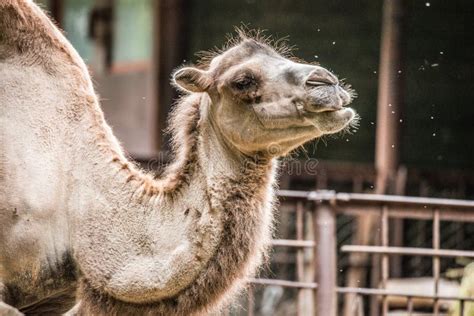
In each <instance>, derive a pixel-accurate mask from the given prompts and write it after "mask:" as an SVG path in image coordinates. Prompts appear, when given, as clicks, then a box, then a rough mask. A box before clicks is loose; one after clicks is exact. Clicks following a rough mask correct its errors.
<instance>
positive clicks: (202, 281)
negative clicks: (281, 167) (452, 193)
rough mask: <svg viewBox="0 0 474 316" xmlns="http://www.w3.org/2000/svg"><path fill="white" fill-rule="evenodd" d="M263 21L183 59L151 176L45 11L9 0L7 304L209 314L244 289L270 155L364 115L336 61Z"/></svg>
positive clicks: (265, 227)
mask: <svg viewBox="0 0 474 316" xmlns="http://www.w3.org/2000/svg"><path fill="white" fill-rule="evenodd" d="M257 33H258V32H254V33H252V32H245V31H239V32H238V34H237V36H236V37H235V39H234V40H233V41H231V42H230V44H229V45H228V46H227V47H226V48H224V49H223V50H222V51H218V52H216V53H215V54H209V55H207V56H204V57H203V58H202V60H201V62H200V63H198V64H197V65H194V66H193V65H186V66H183V67H181V68H179V69H178V70H177V71H176V72H174V74H173V80H172V81H173V84H174V85H175V86H176V87H177V88H178V89H179V90H180V91H181V92H182V96H181V97H180V99H179V100H178V101H177V104H176V106H175V108H174V110H173V113H172V114H171V119H170V133H171V134H172V139H173V151H174V156H175V159H174V161H173V162H172V163H171V164H170V165H169V166H168V167H167V168H166V170H165V171H164V173H163V174H161V175H160V176H155V175H153V174H151V173H147V172H145V171H143V170H140V169H139V168H138V167H137V166H136V165H135V164H134V163H133V162H131V161H130V160H129V159H127V157H126V155H125V154H124V151H123V149H122V148H121V146H120V144H119V142H118V141H117V139H116V138H115V137H114V135H113V133H112V131H111V128H110V127H109V126H108V125H107V123H106V122H105V120H104V116H103V113H102V111H101V108H100V104H99V98H98V97H97V95H96V93H95V92H94V88H93V84H92V81H91V78H90V75H89V72H88V70H87V68H86V66H85V64H84V62H83V61H82V59H81V58H80V57H79V55H78V54H77V52H76V51H75V50H74V48H73V47H72V46H71V45H70V43H69V42H68V41H67V40H66V39H65V37H64V36H63V34H62V33H61V32H60V31H59V30H58V28H57V27H56V26H55V25H54V24H53V23H52V22H51V21H50V20H49V18H48V17H47V15H46V14H45V13H43V12H42V10H41V9H40V8H38V7H37V6H36V5H35V4H34V3H33V2H32V1H31V0H0V78H1V80H0V225H1V230H0V315H21V314H22V313H27V314H28V313H31V314H59V313H66V312H67V315H203V314H209V313H213V312H215V311H218V310H219V308H221V307H222V306H224V305H225V304H229V302H230V300H231V299H232V297H235V295H236V294H237V293H239V291H240V290H241V289H243V288H244V286H245V281H246V278H247V277H249V276H252V275H254V274H255V273H256V271H257V269H258V267H259V266H260V265H261V263H262V262H263V261H264V260H265V258H266V253H267V249H268V245H269V243H270V239H271V233H272V213H273V209H274V205H275V185H276V184H275V183H276V176H277V168H278V167H277V165H278V160H277V158H278V157H279V156H282V155H286V154H288V153H289V152H291V151H292V150H294V149H295V148H297V147H299V146H301V145H302V144H304V143H306V142H308V141H310V140H312V139H315V138H318V137H321V136H322V135H327V134H333V133H336V132H339V131H341V130H344V129H346V128H348V127H349V126H350V125H351V124H352V123H353V122H354V121H355V118H356V114H355V111H354V110H352V109H351V108H348V107H346V105H347V104H349V103H350V102H351V100H352V93H351V91H350V89H348V88H347V87H346V86H345V85H344V84H342V83H340V82H339V80H338V79H337V77H336V76H335V75H334V74H332V73H331V72H329V71H328V70H326V69H325V68H323V67H320V66H317V65H312V64H307V63H303V62H300V61H297V60H294V59H293V58H291V56H289V55H288V51H287V50H286V49H285V48H284V47H283V46H279V45H274V44H275V43H274V42H271V41H269V40H268V39H266V38H265V37H264V36H259V35H258V34H257ZM351 122H352V123H351Z"/></svg>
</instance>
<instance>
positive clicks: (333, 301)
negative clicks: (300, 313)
mask: <svg viewBox="0 0 474 316" xmlns="http://www.w3.org/2000/svg"><path fill="white" fill-rule="evenodd" d="M335 216H336V215H335V212H334V211H333V209H332V208H331V206H330V205H329V204H327V203H322V204H318V205H316V210H315V216H314V228H315V230H316V234H315V236H316V238H317V247H315V258H316V260H317V265H316V266H317V267H318V273H317V283H318V291H317V293H316V301H317V306H316V311H317V312H316V314H317V315H318V316H336V315H337V294H336V291H335V289H336V268H337V261H336V218H335Z"/></svg>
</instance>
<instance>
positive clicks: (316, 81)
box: [306, 68, 339, 87]
mask: <svg viewBox="0 0 474 316" xmlns="http://www.w3.org/2000/svg"><path fill="white" fill-rule="evenodd" d="M338 83H339V80H337V77H336V76H335V75H333V74H332V73H331V72H330V71H329V70H327V69H324V68H318V69H315V70H313V72H311V74H310V75H309V76H308V79H306V84H307V85H308V86H315V87H317V86H323V85H336V84H338Z"/></svg>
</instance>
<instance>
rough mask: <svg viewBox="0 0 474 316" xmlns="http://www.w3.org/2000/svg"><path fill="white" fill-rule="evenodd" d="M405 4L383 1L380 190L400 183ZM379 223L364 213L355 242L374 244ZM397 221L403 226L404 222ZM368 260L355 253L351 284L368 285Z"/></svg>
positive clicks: (378, 145)
mask: <svg viewBox="0 0 474 316" xmlns="http://www.w3.org/2000/svg"><path fill="white" fill-rule="evenodd" d="M404 7H405V5H404V0H384V4H383V18H382V37H381V48H380V67H379V91H378V104H377V126H376V127H377V129H376V148H375V169H376V181H375V193H377V194H383V193H395V192H394V191H395V189H396V186H397V185H396V175H397V170H398V166H399V154H400V126H401V124H402V122H403V119H402V118H401V113H402V111H403V89H404V80H403V79H404V75H405V72H404V67H403V58H402V57H403V56H402V55H403V54H402V53H403V18H404ZM400 120H402V121H400ZM399 193H400V192H399ZM377 223H378V221H377V216H360V217H359V218H358V219H357V227H358V229H357V232H356V236H355V238H354V240H355V242H356V243H358V244H362V245H367V244H370V243H371V238H373V236H372V234H368V233H367V232H371V231H373V230H374V228H376V225H377ZM393 224H394V226H397V225H398V226H399V225H401V222H400V221H398V222H397V223H393ZM399 230H400V227H398V228H394V231H399ZM372 242H374V241H373V240H372ZM394 259H395V257H394ZM368 260H369V256H368V255H364V254H360V255H354V256H351V259H350V261H351V264H357V265H359V266H358V267H351V268H350V269H349V271H348V274H347V275H348V277H347V282H346V284H347V286H350V287H354V286H355V287H357V286H363V285H365V284H364V282H365V280H366V275H367V270H366V267H367V266H368ZM395 260H396V259H395ZM373 262H375V263H377V264H376V265H374V267H375V266H377V267H378V260H375V261H373ZM394 262H396V261H394ZM377 274H379V273H378V272H377V271H375V273H372V277H375V278H376V279H377ZM377 283H378V280H373V283H372V285H376V284H377ZM354 299H355V297H354V295H347V296H346V298H345V306H344V315H346V316H348V315H352V314H351V312H352V311H351V305H352V303H351V302H353V301H354ZM378 312H379V311H378V302H377V299H372V301H371V315H377V314H378Z"/></svg>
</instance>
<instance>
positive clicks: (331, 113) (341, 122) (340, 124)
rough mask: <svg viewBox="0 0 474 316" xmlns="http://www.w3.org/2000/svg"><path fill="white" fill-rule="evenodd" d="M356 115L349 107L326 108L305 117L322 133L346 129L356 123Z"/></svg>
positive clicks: (332, 132)
mask: <svg viewBox="0 0 474 316" xmlns="http://www.w3.org/2000/svg"><path fill="white" fill-rule="evenodd" d="M358 117H359V116H358V115H357V113H356V111H355V110H354V109H352V108H350V107H342V108H340V109H334V110H327V111H323V112H318V113H313V114H312V115H309V116H307V117H306V119H307V120H308V121H309V122H310V123H311V125H313V126H314V127H316V128H317V129H318V131H319V132H321V133H323V134H334V133H337V132H339V131H342V130H344V129H346V128H347V127H350V126H354V125H357V122H358Z"/></svg>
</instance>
